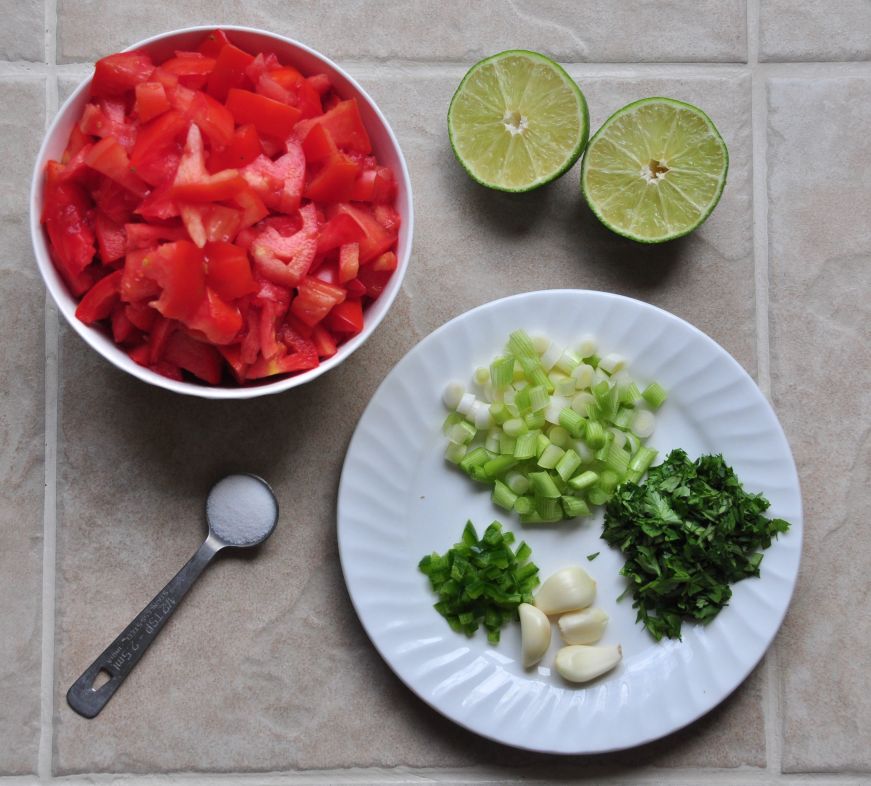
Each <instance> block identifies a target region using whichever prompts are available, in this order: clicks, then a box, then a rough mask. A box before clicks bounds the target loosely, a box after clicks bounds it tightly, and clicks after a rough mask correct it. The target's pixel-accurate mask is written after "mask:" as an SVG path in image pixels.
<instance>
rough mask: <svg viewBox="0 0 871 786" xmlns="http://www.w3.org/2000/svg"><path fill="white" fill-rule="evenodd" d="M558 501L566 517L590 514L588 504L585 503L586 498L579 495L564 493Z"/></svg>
mask: <svg viewBox="0 0 871 786" xmlns="http://www.w3.org/2000/svg"><path fill="white" fill-rule="evenodd" d="M560 503H561V504H562V506H563V511H564V512H565V514H566V518H567V519H574V518H577V517H578V516H589V515H590V506H589V505H587V502H586V500H584V499H582V498H581V497H575V496H571V495H564V496H562V497H560Z"/></svg>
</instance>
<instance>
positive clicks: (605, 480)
mask: <svg viewBox="0 0 871 786" xmlns="http://www.w3.org/2000/svg"><path fill="white" fill-rule="evenodd" d="M619 484H620V476H619V475H618V474H617V473H616V472H614V470H612V469H603V470H602V472H600V473H599V488H600V489H601V490H602V491H604V492H605V493H606V494H608V495H610V494H611V493H612V492H613V491H614V489H616V488H617V486H618V485H619Z"/></svg>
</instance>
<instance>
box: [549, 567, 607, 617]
mask: <svg viewBox="0 0 871 786" xmlns="http://www.w3.org/2000/svg"><path fill="white" fill-rule="evenodd" d="M595 597H596V582H595V581H593V579H592V578H590V576H589V574H588V573H587V572H586V571H584V570H583V569H581V568H579V567H577V566H576V565H573V566H571V567H568V568H563V569H562V570H558V571H557V572H556V573H554V574H553V576H551V577H550V578H549V579H548V580H547V581H545V582H544V584H542V585H541V588H540V589H539V590H538V593H537V594H536V596H535V605H536V606H538V608H540V609H541V610H542V611H543V612H544V613H545V614H547V615H551V614H562V613H563V612H566V611H577V610H578V609H585V608H586V607H587V606H591V605H592V604H593V599H594V598H595Z"/></svg>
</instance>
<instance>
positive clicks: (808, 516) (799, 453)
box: [768, 78, 871, 772]
mask: <svg viewBox="0 0 871 786" xmlns="http://www.w3.org/2000/svg"><path fill="white" fill-rule="evenodd" d="M768 91H769V98H768V103H769V123H768V144H769V156H770V158H769V164H768V189H769V195H770V206H769V257H770V261H769V266H770V279H771V292H770V301H771V345H772V350H771V353H772V360H771V373H772V389H773V395H774V401H775V404H776V407H777V410H778V413H779V414H780V416H781V418H782V420H783V424H784V427H785V428H786V431H787V435H788V436H789V438H790V441H791V444H792V448H793V451H794V453H795V457H796V461H797V463H798V467H799V473H800V475H801V479H802V483H803V490H804V503H805V538H806V541H805V552H804V565H803V568H802V572H801V576H800V580H799V586H798V589H797V591H796V594H795V598H794V600H793V604H792V608H791V610H790V613H789V615H788V617H787V622H786V625H785V628H784V631H783V634H782V636H781V639H780V640H781V642H782V645H783V646H782V647H781V665H782V675H783V676H782V685H783V712H784V741H783V746H784V767H785V769H786V770H787V771H790V772H800V771H817V770H826V771H829V770H835V771H837V770H853V771H868V770H871V746H869V745H868V733H867V732H868V728H869V726H871V698H869V695H868V692H867V691H866V690H864V686H866V685H867V684H868V675H867V665H868V653H869V649H868V642H869V640H871V617H869V615H868V609H867V603H866V599H867V597H868V593H869V591H871V579H869V572H868V565H869V562H871V531H869V529H868V525H867V514H868V510H869V508H871V448H869V446H871V441H869V433H871V432H869V423H868V413H869V412H871V393H869V391H871V376H869V369H871V351H869V347H871V330H869V324H871V300H869V297H868V293H869V291H871V223H869V221H868V216H869V215H871V188H869V183H871V181H869V178H868V161H869V160H871V139H869V136H868V133H867V128H868V126H869V124H871V79H858V78H838V79H817V80H806V79H772V80H770V81H769V83H768ZM809 117H812V118H814V121H813V122H812V123H809V122H808V118H809Z"/></svg>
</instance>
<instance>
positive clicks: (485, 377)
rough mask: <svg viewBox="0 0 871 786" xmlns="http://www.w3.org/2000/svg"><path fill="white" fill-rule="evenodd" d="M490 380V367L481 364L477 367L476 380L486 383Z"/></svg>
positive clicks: (481, 383) (482, 383) (480, 383)
mask: <svg viewBox="0 0 871 786" xmlns="http://www.w3.org/2000/svg"><path fill="white" fill-rule="evenodd" d="M489 381H490V369H488V368H485V367H484V366H481V367H480V368H476V369H475V382H477V383H478V384H479V385H486V384H487V383H488V382H489Z"/></svg>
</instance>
